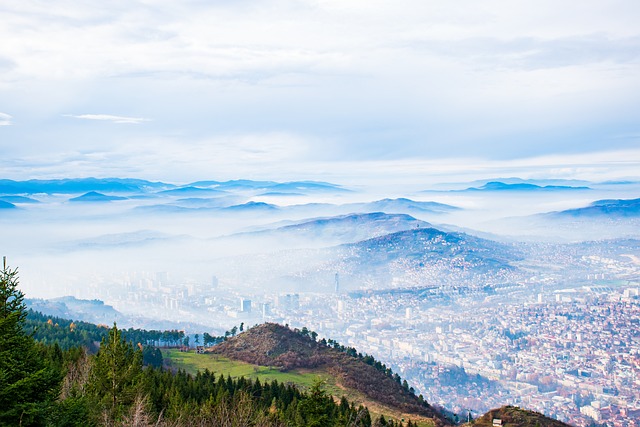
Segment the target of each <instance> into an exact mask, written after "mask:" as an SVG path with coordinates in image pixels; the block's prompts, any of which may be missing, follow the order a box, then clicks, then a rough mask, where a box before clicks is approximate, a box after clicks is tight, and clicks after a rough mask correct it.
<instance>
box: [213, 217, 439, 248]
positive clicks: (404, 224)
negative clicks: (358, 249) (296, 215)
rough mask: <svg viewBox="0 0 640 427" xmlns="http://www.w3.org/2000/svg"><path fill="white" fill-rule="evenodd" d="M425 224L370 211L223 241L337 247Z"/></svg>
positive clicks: (231, 236) (291, 225)
mask: <svg viewBox="0 0 640 427" xmlns="http://www.w3.org/2000/svg"><path fill="white" fill-rule="evenodd" d="M429 225H430V224H429V223H427V222H425V221H420V220H417V219H415V218H414V217H412V216H410V215H406V214H386V213H383V212H371V213H364V214H347V215H338V216H332V217H321V218H311V219H305V220H301V221H297V222H295V223H294V224H287V225H278V226H275V227H273V228H266V229H264V228H263V229H261V230H256V231H246V232H240V233H236V234H233V235H230V236H226V237H225V238H238V237H243V238H258V239H260V238H266V239H273V238H275V239H278V241H280V239H292V240H295V241H297V242H300V243H301V244H302V243H303V242H305V241H310V243H312V242H313V243H315V242H317V241H322V242H325V243H329V244H341V243H350V242H357V241H361V240H365V239H369V238H372V237H377V236H381V235H384V234H389V233H393V232H396V231H402V230H408V229H411V228H415V227H417V226H421V227H426V226H429ZM292 243H294V242H292Z"/></svg>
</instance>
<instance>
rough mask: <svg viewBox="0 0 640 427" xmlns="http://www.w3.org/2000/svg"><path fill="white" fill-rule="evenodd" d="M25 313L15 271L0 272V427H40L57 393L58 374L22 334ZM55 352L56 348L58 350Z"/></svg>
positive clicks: (5, 267) (30, 340) (3, 270)
mask: <svg viewBox="0 0 640 427" xmlns="http://www.w3.org/2000/svg"><path fill="white" fill-rule="evenodd" d="M26 317H27V310H26V306H25V303H24V294H23V293H22V292H21V291H20V290H19V289H18V270H17V269H13V270H11V269H10V268H8V267H7V262H6V258H3V268H2V271H0V408H2V410H0V425H3V426H4V425H8V426H10V425H42V424H45V418H46V416H47V415H48V412H49V411H48V408H49V407H50V406H51V405H52V403H53V401H54V400H55V398H56V397H57V395H58V393H59V387H60V381H61V375H60V371H59V370H57V369H55V368H54V366H52V364H50V363H48V361H47V360H46V359H44V358H43V357H42V355H41V354H40V352H39V351H38V349H37V348H36V344H35V341H34V340H33V337H31V336H29V335H26V334H25V332H24V329H23V327H24V322H25V319H26ZM58 350H59V349H58Z"/></svg>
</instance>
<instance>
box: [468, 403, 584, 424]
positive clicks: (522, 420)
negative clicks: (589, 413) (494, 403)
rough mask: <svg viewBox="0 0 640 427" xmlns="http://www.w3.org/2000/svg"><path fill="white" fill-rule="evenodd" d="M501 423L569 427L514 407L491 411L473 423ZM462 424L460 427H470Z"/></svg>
mask: <svg viewBox="0 0 640 427" xmlns="http://www.w3.org/2000/svg"><path fill="white" fill-rule="evenodd" d="M494 419H498V420H501V421H502V426H503V427H536V426H537V427H571V426H570V425H569V424H565V423H563V422H562V421H558V420H554V419H552V418H549V417H545V416H544V415H542V414H539V413H537V412H533V411H528V410H526V409H521V408H518V407H516V406H503V407H502V408H498V409H492V410H490V411H489V412H487V413H486V414H484V415H483V416H481V417H480V418H478V419H476V420H474V421H473V426H474V427H492V426H493V420H494ZM470 425H471V424H464V425H463V426H461V427H465V426H470Z"/></svg>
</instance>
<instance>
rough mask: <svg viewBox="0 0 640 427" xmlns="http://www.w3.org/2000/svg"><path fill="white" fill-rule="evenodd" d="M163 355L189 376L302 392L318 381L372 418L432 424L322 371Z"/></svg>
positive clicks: (187, 354)
mask: <svg viewBox="0 0 640 427" xmlns="http://www.w3.org/2000/svg"><path fill="white" fill-rule="evenodd" d="M162 354H163V357H164V360H165V364H166V365H168V366H169V367H170V368H172V369H178V370H183V371H185V372H187V373H189V374H192V375H195V374H196V373H197V372H204V371H205V370H208V371H210V372H212V373H215V374H216V375H220V374H222V375H224V376H227V375H229V376H230V377H231V378H234V379H237V378H242V377H244V378H247V379H251V380H259V381H260V382H263V383H264V382H272V381H278V382H280V383H284V384H290V385H294V386H295V387H296V388H298V389H300V390H302V391H309V390H310V389H311V388H312V387H313V385H314V384H315V383H316V382H317V381H322V383H323V384H324V389H325V390H326V392H327V393H328V394H330V395H332V396H333V398H334V400H336V401H340V399H341V398H342V397H345V398H346V399H348V400H349V401H350V402H353V403H354V404H356V405H364V406H366V407H367V408H369V410H370V411H371V413H372V415H374V416H375V417H379V416H380V415H382V414H384V415H385V416H386V417H387V419H395V420H399V421H402V420H404V421H408V420H412V421H413V422H414V423H416V424H417V425H418V426H420V427H428V426H434V425H435V423H434V421H433V420H432V419H429V418H426V417H423V416H419V415H416V414H407V413H403V412H402V411H399V410H398V409H395V408H391V407H388V406H385V405H383V404H380V403H379V402H376V401H373V400H371V399H370V398H368V397H367V396H365V395H364V394H363V393H361V392H359V391H357V390H354V389H349V388H346V387H344V386H341V385H340V384H338V382H337V380H336V377H335V376H333V375H331V374H330V373H329V372H327V370H326V369H323V368H315V369H292V370H288V371H282V370H281V369H278V368H275V367H269V366H260V365H255V364H251V363H247V362H243V361H239V360H232V359H229V358H227V357H224V356H220V355H217V354H214V353H210V352H209V353H205V354H198V353H196V352H194V351H189V352H182V351H180V350H178V349H164V350H162Z"/></svg>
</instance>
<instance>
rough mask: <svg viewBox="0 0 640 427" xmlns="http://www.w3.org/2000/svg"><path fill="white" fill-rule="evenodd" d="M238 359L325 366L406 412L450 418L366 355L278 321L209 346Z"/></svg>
mask: <svg viewBox="0 0 640 427" xmlns="http://www.w3.org/2000/svg"><path fill="white" fill-rule="evenodd" d="M209 351H210V352H212V353H216V354H220V355H222V356H225V357H228V358H230V359H234V360H240V361H243V362H247V363H252V364H255V365H262V366H273V367H277V368H280V369H281V370H291V369H322V370H325V371H326V372H328V373H329V374H331V375H332V376H334V377H335V378H336V380H337V382H338V383H339V384H340V385H341V386H343V387H345V388H350V389H354V390H357V391H359V392H361V393H363V394H364V395H366V396H367V397H368V398H370V399H372V400H374V401H376V402H379V403H381V404H383V405H387V406H389V407H392V408H394V409H397V410H399V411H401V412H403V413H407V414H415V415H420V416H423V417H429V418H433V419H434V421H435V422H436V424H438V425H447V424H449V422H448V421H446V419H445V418H444V417H443V416H442V415H441V414H440V413H439V412H438V411H436V410H435V409H434V408H433V407H432V406H431V405H429V404H428V403H426V402H424V401H421V400H419V399H418V398H417V397H416V396H415V395H414V394H412V393H410V392H408V391H406V390H405V389H404V388H403V387H402V385H401V384H399V383H398V382H397V381H395V380H394V379H393V378H391V377H390V376H388V375H387V374H385V373H384V372H382V371H380V370H378V369H376V368H375V367H373V366H371V365H368V364H367V363H365V362H364V361H363V360H362V359H360V358H358V357H353V356H351V355H348V354H346V353H345V352H343V351H340V350H338V349H334V348H332V347H329V346H327V345H324V344H323V343H321V342H317V341H314V340H312V339H311V338H310V337H309V336H305V335H303V334H301V333H299V332H297V331H293V330H291V329H289V328H288V327H285V326H282V325H279V324H276V323H264V324H262V325H259V326H255V327H253V328H251V329H249V330H247V331H245V332H243V333H241V334H239V335H237V336H235V337H232V338H230V339H229V340H227V341H225V342H223V343H222V344H218V345H216V346H214V347H213V348H211V349H210V350H209Z"/></svg>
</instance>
